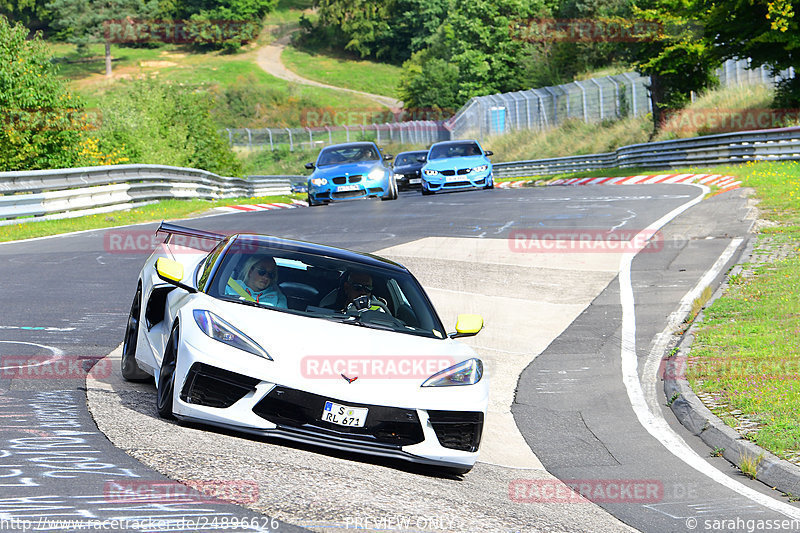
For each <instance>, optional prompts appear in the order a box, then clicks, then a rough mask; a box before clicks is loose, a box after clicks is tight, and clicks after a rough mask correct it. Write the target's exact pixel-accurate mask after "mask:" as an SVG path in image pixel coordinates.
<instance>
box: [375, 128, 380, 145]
mask: <svg viewBox="0 0 800 533" xmlns="http://www.w3.org/2000/svg"><path fill="white" fill-rule="evenodd" d="M375 139H376V141H375V142H377V143H378V144H380V143H381V130H380V128H379V127H378V125H377V124H375Z"/></svg>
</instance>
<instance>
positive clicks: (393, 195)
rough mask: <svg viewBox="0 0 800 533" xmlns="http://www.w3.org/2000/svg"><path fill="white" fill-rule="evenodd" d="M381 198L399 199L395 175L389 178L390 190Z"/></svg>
mask: <svg viewBox="0 0 800 533" xmlns="http://www.w3.org/2000/svg"><path fill="white" fill-rule="evenodd" d="M381 200H397V180H395V179H394V177H391V178H389V190H388V191H386V194H385V195H384V196H381Z"/></svg>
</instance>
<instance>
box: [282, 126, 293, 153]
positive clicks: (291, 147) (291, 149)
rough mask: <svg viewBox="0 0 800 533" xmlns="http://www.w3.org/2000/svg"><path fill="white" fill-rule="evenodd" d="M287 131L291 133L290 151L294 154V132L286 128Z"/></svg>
mask: <svg viewBox="0 0 800 533" xmlns="http://www.w3.org/2000/svg"><path fill="white" fill-rule="evenodd" d="M284 129H285V130H286V131H288V132H289V151H290V152H294V141H292V130H290V129H289V128H284Z"/></svg>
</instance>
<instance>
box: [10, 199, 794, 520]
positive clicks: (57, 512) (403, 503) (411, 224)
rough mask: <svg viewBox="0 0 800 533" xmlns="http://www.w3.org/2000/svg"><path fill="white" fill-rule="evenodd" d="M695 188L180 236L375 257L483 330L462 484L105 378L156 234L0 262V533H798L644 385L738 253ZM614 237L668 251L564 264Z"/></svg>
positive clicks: (741, 217) (37, 248)
mask: <svg viewBox="0 0 800 533" xmlns="http://www.w3.org/2000/svg"><path fill="white" fill-rule="evenodd" d="M704 192H705V191H703V190H701V188H700V187H697V186H690V185H643V186H638V185H630V186H627V185H626V186H586V187H537V188H528V189H509V190H500V189H495V190H491V191H475V192H467V193H453V194H444V195H437V196H433V197H427V196H426V197H422V196H420V195H418V194H413V193H405V194H402V195H401V198H400V199H399V200H398V201H394V202H378V201H363V202H350V203H344V204H339V205H332V206H326V207H319V208H310V209H292V210H278V211H262V212H251V213H240V214H224V215H217V216H210V217H204V218H198V219H194V220H191V221H184V222H182V223H183V224H185V225H187V226H191V227H196V228H200V229H206V230H213V231H217V232H236V231H252V232H260V233H270V234H274V235H277V236H281V237H288V238H295V239H301V240H309V241H313V242H318V243H323V244H330V245H334V246H342V247H347V248H352V249H355V250H360V251H367V252H378V253H379V254H381V255H385V256H387V257H390V258H393V259H396V260H397V261H399V262H401V263H403V264H405V265H406V266H408V267H409V268H410V269H411V271H412V272H413V273H414V274H415V275H416V276H417V277H418V278H419V279H420V281H421V282H422V283H423V285H424V286H425V288H426V290H427V291H428V293H429V294H430V296H431V298H432V299H433V301H434V303H435V304H436V307H437V309H438V310H439V312H440V316H441V317H442V320H443V322H444V323H445V325H449V326H451V327H452V325H453V324H454V321H455V316H456V314H457V313H459V312H478V313H480V314H482V315H483V316H484V318H485V321H486V327H485V329H484V331H483V332H481V334H479V335H478V336H476V337H473V338H470V339H465V340H466V341H468V342H469V343H470V344H471V345H472V346H474V347H475V348H476V350H478V352H479V353H480V354H481V356H482V357H483V358H484V360H485V362H486V367H487V372H488V375H489V378H490V379H491V380H492V381H491V387H492V393H491V394H492V395H491V398H490V414H489V417H488V419H487V425H486V429H485V433H484V441H483V443H482V449H481V458H480V460H479V462H478V464H477V465H476V466H475V468H474V469H473V470H472V471H471V472H470V473H468V474H466V475H465V476H463V477H459V476H448V475H442V474H440V473H438V472H436V471H434V470H431V469H428V468H423V467H419V466H413V465H409V464H406V463H403V462H398V461H388V460H380V459H375V458H370V457H360V456H354V455H352V454H346V453H337V452H331V451H327V450H322V449H317V448H314V447H311V446H300V445H292V444H287V443H285V442H282V441H273V440H268V439H258V438H253V437H249V436H244V435H239V434H233V433H229V432H222V431H217V430H214V429H210V428H206V427H200V426H193V425H180V424H177V423H175V422H169V421H164V420H161V419H159V418H158V416H157V414H156V412H155V389H154V387H153V385H152V384H148V383H145V384H130V383H126V382H123V381H122V380H121V379H120V378H119V371H118V354H119V345H120V343H121V341H122V337H123V332H124V327H125V322H126V319H127V315H128V310H129V307H130V303H131V299H132V297H133V292H134V290H135V280H136V275H137V273H138V271H139V269H140V268H141V266H142V263H143V261H144V260H145V258H146V257H147V255H148V254H149V240H148V239H149V235H150V234H152V232H153V230H154V228H155V227H156V224H146V225H141V226H133V227H125V228H117V229H109V230H97V231H90V232H83V233H78V234H72V235H65V236H59V237H53V238H45V239H37V240H30V241H25V242H19V243H8V244H2V245H0V279H2V280H3V291H2V295H0V309H2V311H1V312H0V356H2V358H1V359H0V367H2V369H1V370H2V371H1V372H0V405H2V406H3V410H2V413H1V414H2V417H3V421H4V423H3V424H2V432H0V487H2V488H0V531H2V530H19V531H22V530H24V529H27V530H34V531H36V530H40V531H68V530H71V529H77V528H78V525H81V524H84V525H85V524H91V523H95V524H101V523H105V524H109V525H110V524H112V522H111V521H112V520H117V521H118V522H116V525H117V526H118V527H117V528H116V530H129V531H134V530H135V531H199V530H222V529H224V530H228V531H244V530H251V531H255V530H261V531H299V530H302V529H303V528H307V529H310V530H314V531H347V530H353V529H360V530H370V531H372V530H381V531H436V532H439V531H458V532H464V531H498V532H500V531H503V532H511V531H526V532H527V531H631V530H632V529H635V530H641V531H653V532H660V531H748V530H750V531H753V530H758V529H756V528H757V527H758V526H757V525H756V524H757V523H759V521H760V523H761V524H762V527H761V529H771V530H781V529H782V530H787V531H788V530H792V529H794V530H797V529H800V521H798V522H795V523H794V524H792V523H791V521H790V520H791V519H793V518H795V519H797V518H800V508H798V507H797V504H794V503H790V502H788V500H787V499H786V498H781V497H780V495H779V494H778V493H776V492H775V491H772V490H770V488H769V487H766V486H763V485H761V484H760V483H758V482H753V481H750V480H748V479H746V478H745V477H743V476H741V475H740V474H738V473H737V472H738V471H737V470H736V469H735V468H734V467H733V466H731V465H730V464H729V463H728V462H727V461H725V460H724V459H719V458H712V457H710V456H709V450H708V448H707V447H706V446H705V445H704V444H703V443H702V442H700V441H699V440H698V439H696V438H694V437H692V436H691V435H689V434H688V433H687V432H685V431H684V430H683V428H682V427H681V426H680V425H678V424H676V422H675V419H674V416H673V415H672V413H671V412H670V411H669V409H668V408H667V407H666V403H667V399H666V398H664V395H663V392H662V390H661V387H660V381H658V379H657V370H658V369H657V367H658V361H659V360H660V358H661V356H662V355H663V353H658V345H657V342H656V341H657V339H658V338H659V335H660V334H661V333H662V332H663V331H664V330H665V327H666V326H667V324H668V322H669V321H670V319H671V318H673V317H671V314H672V313H674V312H675V311H676V309H678V307H679V305H680V304H681V301H682V300H683V299H684V298H685V296H686V294H687V293H689V292H690V291H692V290H693V288H695V286H696V285H697V284H698V282H699V280H701V278H703V277H704V276H706V280H713V281H712V282H711V284H712V286H717V285H718V284H719V282H720V280H721V279H722V276H724V274H725V272H726V271H727V269H728V268H729V267H730V265H732V264H733V263H735V262H736V261H737V260H739V259H740V256H741V254H742V252H743V251H744V250H745V249H746V246H747V244H748V241H749V239H750V233H749V231H750V228H751V225H752V213H751V210H750V209H748V202H747V199H746V198H745V197H744V196H745V195H744V193H743V191H741V190H734V191H729V192H726V193H724V194H721V195H718V196H714V197H712V198H708V199H705V200H703V201H699V200H700V198H702V196H703V195H704ZM694 204H696V205H694ZM608 230H613V231H615V232H617V233H616V234H617V235H622V236H625V237H626V239H630V238H633V237H634V236H636V235H637V234H639V233H640V232H645V233H646V234H647V235H650V234H652V232H653V231H658V232H659V238H658V239H657V240H654V241H653V243H657V244H653V243H651V245H649V246H648V247H646V248H644V249H643V250H642V251H640V252H639V253H637V254H635V255H634V254H629V253H626V252H627V250H625V249H623V248H622V247H616V246H614V245H610V244H605V245H604V246H605V247H601V248H594V249H585V248H581V249H577V250H576V249H574V248H570V245H569V242H568V239H569V236H570V235H575V234H577V233H581V234H587V235H594V234H596V232H598V231H608ZM593 232H594V233H593ZM120 242H134V243H135V245H134V246H133V247H127V248H126V247H119V246H117V243H120ZM310 334H313V332H310ZM298 340H299V341H302V339H298ZM109 354H111V355H110V356H108V355H109ZM106 356H108V357H106ZM92 366H94V369H93V371H92V376H91V377H90V378H89V379H88V380H87V379H86V375H85V374H86V369H88V368H91V367H92ZM87 389H88V390H87ZM98 427H99V428H100V429H98ZM101 430H102V431H101ZM554 476H555V477H554ZM170 478H172V479H177V480H182V481H185V482H187V483H188V485H190V486H191V487H193V488H195V489H197V490H196V491H193V490H191V489H187V488H185V486H184V485H175V484H173V483H172V482H170V481H169V479H170ZM556 478H558V479H561V480H565V481H566V482H567V483H568V484H569V485H571V486H574V487H576V490H579V491H581V493H583V494H585V495H586V496H587V497H588V498H589V499H591V500H593V501H594V502H595V503H589V502H587V501H586V500H585V499H581V498H578V497H575V496H574V494H573V493H570V492H569V491H566V490H565V489H564V488H563V485H562V484H561V483H559V482H557V481H556ZM198 491H199V492H198ZM209 494H211V495H216V496H220V498H222V499H220V498H215V497H212V496H211V495H209ZM225 500H227V501H232V502H234V503H227V502H226V501H225ZM237 504H238V505H237ZM64 520H76V521H77V522H75V523H74V524H73V525H72V526H70V525H69V524H67V523H66V522H62V521H64ZM125 520H127V522H125ZM103 521H105V522H103ZM123 524H124V525H125V526H123ZM234 526H235V527H234ZM767 526H769V527H767ZM106 530H114V528H112V527H107V528H106Z"/></svg>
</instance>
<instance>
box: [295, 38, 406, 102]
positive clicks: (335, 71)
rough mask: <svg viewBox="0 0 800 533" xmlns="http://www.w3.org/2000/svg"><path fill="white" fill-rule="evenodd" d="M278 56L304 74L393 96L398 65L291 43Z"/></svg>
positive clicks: (324, 81)
mask: <svg viewBox="0 0 800 533" xmlns="http://www.w3.org/2000/svg"><path fill="white" fill-rule="evenodd" d="M281 59H282V61H283V63H284V64H285V65H286V67H287V68H289V69H290V70H293V71H294V72H296V73H297V74H299V75H301V76H303V77H304V78H308V79H310V80H315V81H318V82H321V83H325V84H328V85H333V86H335V87H345V88H347V89H355V90H356V91H364V92H368V93H372V94H380V95H383V96H390V97H392V98H397V83H398V82H399V81H400V74H401V72H402V69H401V68H400V67H398V66H396V65H390V64H388V63H378V62H376V61H369V60H366V59H358V58H357V57H356V56H353V55H350V54H342V53H341V52H335V51H331V50H323V49H319V50H312V49H310V48H305V47H304V48H296V47H294V46H287V47H286V49H285V50H284V51H283V55H282V56H281ZM351 107H352V106H351ZM373 107H374V105H373Z"/></svg>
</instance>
